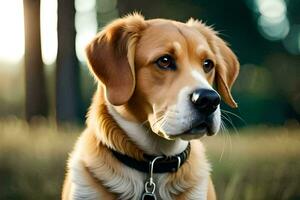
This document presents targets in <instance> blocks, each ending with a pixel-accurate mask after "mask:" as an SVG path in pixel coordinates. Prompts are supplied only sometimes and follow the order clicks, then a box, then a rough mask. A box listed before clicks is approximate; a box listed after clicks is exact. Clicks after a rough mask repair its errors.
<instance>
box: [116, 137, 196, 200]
mask: <svg viewBox="0 0 300 200" xmlns="http://www.w3.org/2000/svg"><path fill="white" fill-rule="evenodd" d="M110 150H111V152H112V154H113V155H114V156H115V157H116V158H117V159H118V160H119V161H120V162H122V163H123V164H125V165H126V166H128V167H130V168H133V169H135V170H137V171H140V172H143V173H148V174H149V178H148V179H147V180H146V182H145V185H144V189H145V191H144V193H143V195H142V200H156V199H157V198H156V195H155V189H156V184H155V183H154V181H153V174H154V173H173V172H177V171H178V169H179V168H180V167H181V166H182V165H183V164H184V163H185V161H186V160H187V159H188V157H189V155H190V151H191V144H190V143H189V144H188V146H187V147H186V149H185V150H184V151H183V152H181V153H179V154H177V155H175V156H165V155H163V156H153V155H147V154H144V160H142V161H140V160H136V159H135V158H132V157H129V156H127V155H124V154H121V153H119V152H117V151H115V150H113V149H110Z"/></svg>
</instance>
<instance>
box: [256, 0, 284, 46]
mask: <svg viewBox="0 0 300 200" xmlns="http://www.w3.org/2000/svg"><path fill="white" fill-rule="evenodd" d="M255 3H256V6H257V10H258V11H259V14H260V16H259V18H258V28H259V31H260V32H261V34H262V36H263V37H265V38H266V39H268V40H272V41H275V40H281V39H284V38H285V37H286V36H287V34H288V33H289V29H290V23H289V20H288V18H287V16H286V11H287V9H286V3H285V1H284V0H256V2H255Z"/></svg>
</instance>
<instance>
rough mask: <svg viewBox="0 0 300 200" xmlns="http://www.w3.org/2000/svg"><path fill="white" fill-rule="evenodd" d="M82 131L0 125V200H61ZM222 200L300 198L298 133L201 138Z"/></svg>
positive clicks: (255, 131) (263, 131) (260, 131)
mask: <svg viewBox="0 0 300 200" xmlns="http://www.w3.org/2000/svg"><path fill="white" fill-rule="evenodd" d="M80 131H81V130H80V128H74V127H72V126H69V127H65V128H59V129H58V128H57V127H56V126H55V125H54V123H52V122H49V121H39V123H36V125H33V126H28V125H27V124H26V123H25V122H23V121H20V120H17V119H14V118H11V119H2V120H1V121H0V137H1V139H0V199H1V200H2V199H3V200H15V199H18V200H20V199H22V200H23V199H28V200H29V199H30V200H35V199H39V200H41V199H43V200H47V199H49V200H50V199H51V200H53V199H59V198H60V197H59V195H60V191H61V185H62V181H63V177H64V167H65V160H66V159H67V156H68V152H70V151H71V149H72V146H73V144H74V141H75V140H76V138H77V137H78V135H79V133H80ZM203 141H204V143H205V145H206V146H207V154H208V158H209V160H210V161H211V162H212V165H213V172H212V176H213V180H214V183H215V185H216V189H217V193H218V197H219V199H221V200H260V199H264V200H276V199H278V200H279V199H280V200H281V199H290V200H294V199H295V200H296V199H300V128H299V127H298V128H293V129H287V128H268V127H256V128H248V129H245V130H239V131H238V132H232V133H223V134H219V135H218V136H215V137H210V138H204V139H203Z"/></svg>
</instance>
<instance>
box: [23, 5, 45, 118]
mask: <svg viewBox="0 0 300 200" xmlns="http://www.w3.org/2000/svg"><path fill="white" fill-rule="evenodd" d="M23 3H24V25H25V85H26V86H25V93H26V94H25V95H26V97H25V99H26V100H25V101H26V102H25V115H26V120H27V121H30V120H31V119H32V118H33V117H35V116H47V114H48V102H47V95H46V87H45V76H44V69H43V61H42V54H41V36H40V1H39V0H24V1H23Z"/></svg>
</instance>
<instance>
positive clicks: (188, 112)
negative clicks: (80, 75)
mask: <svg viewBox="0 0 300 200" xmlns="http://www.w3.org/2000/svg"><path fill="white" fill-rule="evenodd" d="M86 56H87V60H88V66H89V69H90V72H91V73H92V75H93V76H94V77H95V80H96V82H97V91H96V92H95V94H94V97H93V100H92V104H91V106H90V109H89V112H88V115H87V128H86V129H85V130H84V131H83V133H82V135H81V136H80V138H79V139H78V141H77V143H76V145H75V148H74V150H73V152H72V154H71V155H70V158H69V161H68V166H67V174H66V178H65V181H64V186H63V192H62V199H63V200H70V199H72V200H73V199H74V200H75V199H76V200H79V199H90V200H94V199H105V200H110V199H122V200H124V199H163V200H174V199H176V200H183V199H188V200H193V199H197V200H204V199H209V200H213V199H216V194H215V190H214V186H213V183H212V180H211V177H210V171H211V166H210V164H209V162H208V161H207V159H206V157H205V149H204V146H203V145H202V143H201V141H200V138H201V137H203V136H212V135H215V134H216V133H217V132H218V131H219V128H220V124H221V113H220V101H221V97H222V100H223V101H224V102H225V103H227V104H228V105H229V106H231V107H233V108H235V107H237V103H236V102H235V100H234V99H233V97H232V95H231V92H230V90H231V87H232V85H233V83H234V81H235V80H236V78H237V75H238V72H239V62H238V60H237V57H236V56H235V54H234V53H233V52H232V51H231V50H230V48H229V47H228V46H227V44H226V43H225V42H224V41H223V40H222V39H221V38H220V37H219V36H218V35H217V33H216V32H215V31H214V30H213V29H212V28H211V27H208V26H206V25H205V24H203V23H202V22H201V21H198V20H195V19H192V18H191V19H190V20H188V22H186V23H182V22H177V21H173V20H167V19H150V20H145V19H144V17H143V16H142V15H140V14H136V13H135V14H131V15H127V16H125V17H123V18H120V19H116V20H115V21H113V22H112V23H110V24H108V25H107V26H106V27H104V28H103V30H102V31H101V32H99V33H98V34H97V35H96V37H95V38H94V39H93V40H92V41H91V42H90V43H89V44H88V46H87V48H86ZM214 88H216V89H214Z"/></svg>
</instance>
